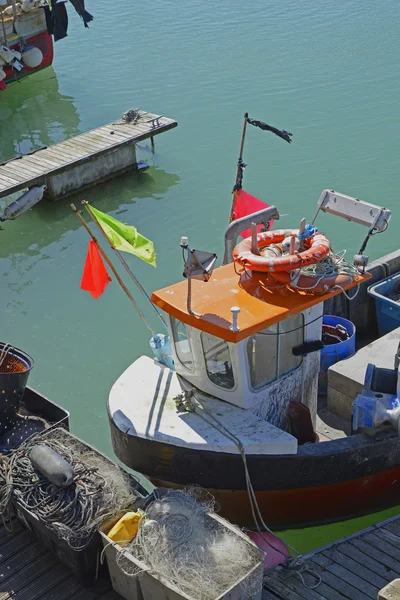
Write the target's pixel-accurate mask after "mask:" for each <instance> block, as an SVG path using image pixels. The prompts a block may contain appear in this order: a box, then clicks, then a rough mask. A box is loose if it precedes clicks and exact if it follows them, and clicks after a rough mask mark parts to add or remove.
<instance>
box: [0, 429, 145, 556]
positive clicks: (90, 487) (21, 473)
mask: <svg viewBox="0 0 400 600" xmlns="http://www.w3.org/2000/svg"><path fill="white" fill-rule="evenodd" d="M36 444H46V445H47V446H49V447H50V448H52V449H53V450H54V451H55V452H57V453H58V454H59V455H60V456H62V458H64V459H65V460H66V461H67V462H68V463H69V464H70V465H71V466H72V468H73V471H74V480H73V483H72V484H71V485H69V486H68V487H58V486H56V485H54V484H52V483H50V482H49V481H48V480H47V479H46V478H45V477H44V476H43V475H42V474H41V473H39V472H38V471H36V470H35V468H34V466H33V465H32V463H31V460H30V458H29V453H30V451H31V450H32V448H33V447H34V446H35V445H36ZM133 483H134V480H133V479H130V478H129V476H128V475H127V474H125V473H124V472H123V471H122V470H121V469H120V468H119V467H118V466H117V465H115V464H113V463H112V462H110V461H108V460H107V459H106V458H104V457H102V456H101V455H99V454H97V453H96V452H95V451H93V450H92V449H91V448H88V447H87V446H85V444H83V443H82V442H80V441H79V440H77V439H76V438H74V437H73V436H72V435H71V434H69V433H68V432H67V431H66V430H65V429H62V428H56V429H50V430H48V431H46V432H43V433H40V434H37V435H35V436H33V437H31V438H30V439H28V440H26V442H25V443H23V444H22V445H21V446H19V448H18V449H17V450H13V451H12V452H10V454H8V455H6V456H3V457H2V460H1V469H0V486H1V488H0V514H1V515H2V516H3V518H7V512H8V510H9V507H10V504H11V502H12V500H13V498H14V499H15V500H16V501H17V502H18V504H19V505H21V506H22V507H24V508H26V509H28V510H29V511H30V512H32V513H33V514H35V515H36V516H37V517H38V519H39V521H41V522H42V523H43V524H44V525H46V526H47V527H48V528H49V529H51V530H53V531H54V532H55V533H56V534H57V535H58V536H59V537H60V538H61V539H64V540H65V541H66V542H67V543H68V544H69V545H70V546H71V547H72V548H74V549H75V550H81V549H83V548H85V547H86V546H87V544H88V543H89V542H90V539H91V537H92V535H93V533H94V532H95V530H96V529H97V528H98V526H99V525H100V523H102V522H104V521H106V520H107V519H109V518H111V517H115V515H116V514H118V513H119V512H121V511H123V510H125V509H127V508H129V507H131V506H132V503H133V502H134V501H135V500H136V499H137V497H138V495H137V493H136V492H135V491H134V488H133ZM1 484H2V485H1Z"/></svg>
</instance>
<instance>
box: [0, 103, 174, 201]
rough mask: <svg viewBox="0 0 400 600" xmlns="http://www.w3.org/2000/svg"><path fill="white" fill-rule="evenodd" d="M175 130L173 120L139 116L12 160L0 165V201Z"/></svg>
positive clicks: (154, 116)
mask: <svg viewBox="0 0 400 600" xmlns="http://www.w3.org/2000/svg"><path fill="white" fill-rule="evenodd" d="M176 126H177V122H176V121H174V120H173V119H168V118H167V117H163V116H160V115H155V114H153V113H144V112H142V115H141V119H140V121H139V122H138V123H136V124H133V123H124V122H122V121H116V122H114V123H109V124H108V125H103V126H101V127H98V128H97V129H92V130H91V131H88V132H86V133H82V134H81V135H78V136H76V137H73V138H70V139H68V140H65V141H63V142H60V143H59V144H55V145H54V146H51V147H49V148H43V149H39V150H37V151H36V152H34V153H31V154H28V155H26V156H22V157H19V158H15V159H12V160H10V161H8V162H7V163H4V164H2V165H0V198H2V197H4V196H8V195H9V194H12V193H14V192H18V191H20V190H23V189H26V188H28V187H31V186H33V185H43V184H45V183H46V178H48V177H51V176H52V175H56V174H60V173H62V172H63V171H65V170H67V169H68V168H70V167H71V166H73V165H77V164H80V163H82V162H85V161H89V160H91V159H93V158H96V157H97V156H101V155H102V154H104V153H106V152H108V151H110V150H111V149H113V148H115V147H118V146H124V145H126V144H135V143H137V142H141V141H143V140H145V139H147V138H149V137H153V136H154V135H158V134H159V133H162V132H164V131H168V130H169V129H173V128H174V127H176Z"/></svg>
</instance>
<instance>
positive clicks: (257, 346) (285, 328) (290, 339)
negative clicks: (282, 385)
mask: <svg viewBox="0 0 400 600" xmlns="http://www.w3.org/2000/svg"><path fill="white" fill-rule="evenodd" d="M303 341H304V317H303V315H302V314H301V313H299V314H297V315H294V316H293V317H288V318H287V319H286V320H285V321H282V322H281V323H278V324H277V325H273V326H272V327H269V328H268V329H264V330H263V331H261V332H260V333H257V334H255V335H253V336H252V337H251V338H250V339H249V341H248V342H247V357H248V361H249V367H250V381H251V385H252V388H253V389H255V390H257V389H260V388H262V387H264V386H265V385H267V384H268V383H271V382H272V381H275V380H276V379H278V377H280V376H281V375H284V374H285V373H290V371H293V370H294V369H296V368H297V367H298V366H299V365H300V364H301V361H302V357H301V356H293V353H292V348H293V347H294V346H298V345H299V344H302V343H303Z"/></svg>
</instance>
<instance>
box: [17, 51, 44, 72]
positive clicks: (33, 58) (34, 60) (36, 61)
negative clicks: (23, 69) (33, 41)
mask: <svg viewBox="0 0 400 600" xmlns="http://www.w3.org/2000/svg"><path fill="white" fill-rule="evenodd" d="M42 60H43V53H42V51H41V50H39V48H36V46H27V47H26V48H25V50H23V51H22V62H23V63H24V65H26V66H27V67H29V68H30V69H35V68H36V67H38V66H39V65H40V64H41V62H42Z"/></svg>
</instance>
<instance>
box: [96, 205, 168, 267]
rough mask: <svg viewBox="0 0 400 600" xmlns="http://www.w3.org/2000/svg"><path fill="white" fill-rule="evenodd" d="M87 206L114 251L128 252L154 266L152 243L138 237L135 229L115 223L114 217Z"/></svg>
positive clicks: (154, 254) (141, 236)
mask: <svg viewBox="0 0 400 600" xmlns="http://www.w3.org/2000/svg"><path fill="white" fill-rule="evenodd" d="M87 206H88V207H89V209H90V210H91V212H92V213H93V214H94V216H95V217H96V219H97V221H98V223H99V225H100V227H101V228H102V230H103V231H104V233H105V234H106V236H107V237H108V239H109V240H110V242H111V243H112V245H113V247H114V248H115V249H116V250H121V251H123V252H130V253H131V254H134V255H135V256H137V257H138V258H141V259H142V260H144V261H145V262H147V263H149V264H150V265H152V266H153V267H155V266H156V253H155V251H154V244H153V242H151V241H150V240H148V239H147V238H145V237H144V236H143V235H140V233H139V232H138V231H137V229H136V227H133V226H132V225H125V223H121V221H117V219H114V217H111V216H110V215H107V214H106V213H103V212H101V211H100V210H97V208H93V206H90V204H88V205H87Z"/></svg>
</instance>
